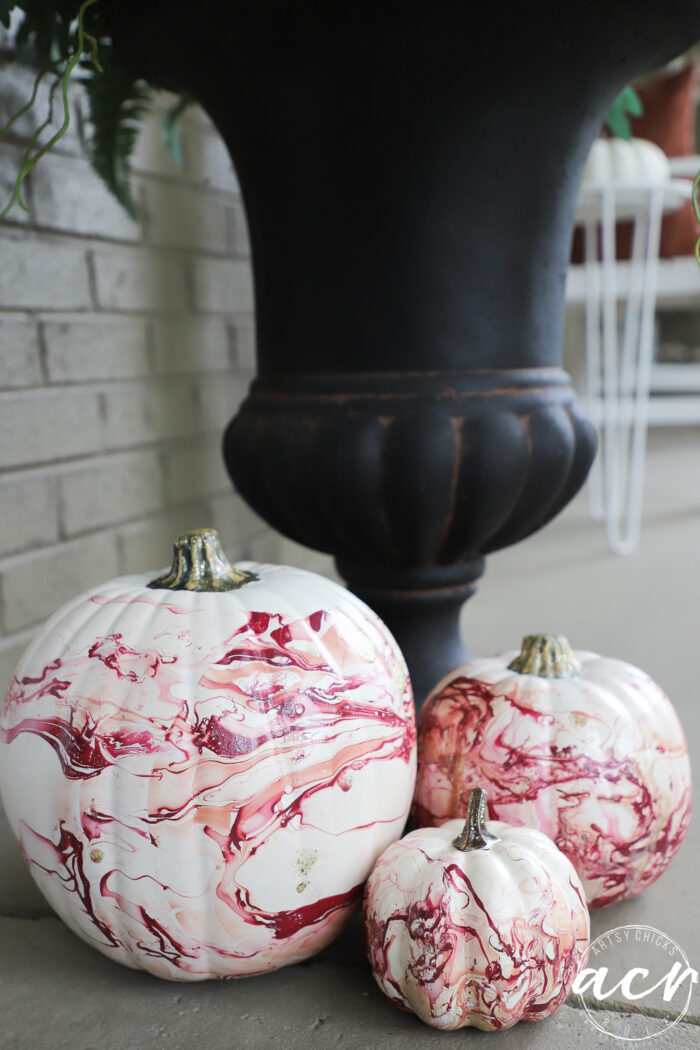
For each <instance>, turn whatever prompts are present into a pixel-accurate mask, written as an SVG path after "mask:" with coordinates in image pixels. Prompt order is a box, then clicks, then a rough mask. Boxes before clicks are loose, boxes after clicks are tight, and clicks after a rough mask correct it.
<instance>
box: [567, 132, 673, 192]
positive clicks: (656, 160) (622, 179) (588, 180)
mask: <svg viewBox="0 0 700 1050" xmlns="http://www.w3.org/2000/svg"><path fill="white" fill-rule="evenodd" d="M670 178H671V165H670V163H669V159H668V157H667V156H666V154H665V153H664V151H663V150H662V149H661V148H660V147H659V146H657V145H656V143H655V142H649V141H648V139H635V138H633V139H630V140H629V141H628V140H626V139H621V138H617V137H614V138H597V139H596V140H595V142H594V143H593V145H592V147H591V151H590V153H589V154H588V160H587V161H586V166H585V168H584V170H583V177H582V180H581V187H582V188H593V187H596V186H605V185H610V184H611V183H612V184H613V185H626V186H638V185H642V186H648V185H656V184H658V183H664V182H668V180H669V179H670Z"/></svg>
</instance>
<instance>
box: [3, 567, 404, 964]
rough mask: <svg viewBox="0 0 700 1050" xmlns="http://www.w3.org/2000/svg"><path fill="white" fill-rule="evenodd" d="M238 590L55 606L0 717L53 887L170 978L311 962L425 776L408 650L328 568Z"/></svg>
mask: <svg viewBox="0 0 700 1050" xmlns="http://www.w3.org/2000/svg"><path fill="white" fill-rule="evenodd" d="M244 567H247V568H252V569H253V570H254V571H255V572H256V573H257V574H258V575H259V577H260V579H259V581H258V582H251V583H248V584H246V585H245V586H244V587H243V588H241V590H240V591H232V592H228V593H226V594H208V593H197V592H185V591H181V592H177V593H172V592H170V591H166V590H155V591H154V590H148V589H147V588H146V582H147V581H148V579H150V578H151V577H150V576H144V577H125V578H123V579H120V580H115V581H114V582H113V583H111V584H108V585H106V586H105V587H103V588H102V589H101V590H99V591H96V592H94V593H90V594H87V595H83V596H81V597H80V598H79V599H76V601H75V602H73V603H72V604H71V605H69V606H67V607H66V608H65V609H63V610H61V611H60V612H58V613H57V614H56V615H55V616H54V617H52V619H51V620H50V621H49V623H48V624H47V625H46V628H45V629H44V631H43V632H42V633H41V635H40V637H39V638H38V639H37V640H36V642H35V643H33V644H32V646H31V647H30V648H29V650H28V651H27V653H26V654H25V656H24V657H23V659H22V661H21V662H20V665H19V666H18V668H17V670H16V673H15V676H14V678H13V679H12V682H11V684H10V688H9V692H8V695H7V700H6V702H5V706H4V710H3V714H2V720H1V721H0V741H1V742H2V752H3V753H2V762H1V764H0V787H1V788H2V797H3V802H4V805H5V809H6V811H7V814H8V818H9V820H10V822H11V825H12V827H13V830H14V832H15V834H16V836H17V839H18V841H19V843H20V847H21V849H22V852H23V854H24V857H25V859H26V861H27V863H28V865H29V867H30V869H31V871H32V874H33V876H34V878H35V879H36V881H37V883H38V885H39V887H40V889H41V890H42V892H43V893H44V895H45V896H46V898H47V899H48V901H49V902H50V903H51V905H52V906H53V908H54V909H55V910H56V911H57V912H58V914H59V915H60V916H61V917H62V918H63V919H64V920H65V921H66V923H67V924H68V925H69V926H70V927H71V928H72V929H73V930H74V931H75V932H76V933H78V934H79V935H80V936H81V937H83V938H84V939H85V940H87V941H88V942H89V943H90V944H92V945H94V946H95V947H97V948H99V949H100V950H101V951H103V952H105V954H107V955H109V956H110V957H111V958H113V959H115V960H117V961H119V962H121V963H124V964H126V965H127V966H132V967H138V968H143V969H147V970H149V971H150V972H152V973H154V974H157V975H159V976H161V977H167V978H172V979H175V980H201V979H203V978H206V977H227V976H243V975H246V974H253V973H259V972H263V971H266V970H270V969H273V968H275V967H277V966H281V965H283V964H286V963H291V962H296V961H298V960H300V959H303V958H305V957H306V956H308V955H310V954H312V953H313V952H316V951H318V950H319V949H320V948H322V947H323V946H324V945H325V944H327V943H328V942H329V941H330V940H331V939H332V937H333V936H334V935H335V934H336V933H337V932H338V931H339V930H340V928H341V927H342V925H343V923H344V922H345V920H346V918H347V917H348V915H349V913H350V909H351V908H352V906H353V905H354V904H355V902H357V901H358V900H359V896H360V893H361V889H362V885H363V883H364V881H365V879H366V877H367V874H368V873H369V871H370V869H371V867H372V864H373V863H374V861H375V859H376V858H377V856H378V855H379V854H380V853H381V851H382V850H383V849H384V847H385V846H386V845H387V844H388V843H389V842H391V841H392V840H393V839H395V838H396V837H397V836H398V835H400V834H401V831H402V829H403V826H404V823H405V820H406V817H407V814H408V808H409V805H410V799H411V795H412V791H413V784H414V779H415V723H414V714H413V702H412V696H411V689H410V684H409V682H408V677H407V672H406V667H405V664H404V662H403V659H402V657H401V655H400V653H399V650H398V648H397V646H396V644H395V642H394V641H393V639H392V638H391V635H390V634H389V632H388V631H387V629H386V628H385V627H384V625H383V624H382V623H381V622H380V621H379V620H378V618H377V617H376V616H375V615H374V614H373V613H372V612H371V610H369V609H368V608H367V607H366V606H364V605H363V604H362V603H361V602H359V601H358V600H357V599H355V598H354V597H353V596H352V595H351V594H349V593H348V592H347V591H345V590H343V589H342V588H341V587H339V586H338V585H336V584H334V583H332V582H331V581H328V580H324V579H322V578H321V577H317V576H314V575H313V574H311V573H306V572H302V571H301V570H293V569H281V568H278V567H275V566H257V565H255V566H251V565H245V566H244Z"/></svg>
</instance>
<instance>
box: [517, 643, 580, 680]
mask: <svg viewBox="0 0 700 1050" xmlns="http://www.w3.org/2000/svg"><path fill="white" fill-rule="evenodd" d="M508 670H509V671H518V673H519V674H532V675H537V677H538V678H578V677H580V675H581V673H582V670H583V669H582V667H581V664H580V663H579V661H578V660H577V659H576V655H575V653H574V651H573V649H572V648H571V646H570V645H569V643H568V641H567V640H566V638H565V637H564V636H563V635H562V634H528V635H526V637H525V638H523V645H522V649H521V651H520V654H519V655H518V656H516V658H515V660H513V662H512V663H511V664H508Z"/></svg>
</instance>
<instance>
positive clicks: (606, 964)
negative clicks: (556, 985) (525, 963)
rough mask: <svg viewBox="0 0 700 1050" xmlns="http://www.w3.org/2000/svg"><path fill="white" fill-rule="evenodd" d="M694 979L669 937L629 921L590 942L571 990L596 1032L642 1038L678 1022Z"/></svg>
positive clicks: (695, 973)
mask: <svg viewBox="0 0 700 1050" xmlns="http://www.w3.org/2000/svg"><path fill="white" fill-rule="evenodd" d="M697 981H698V973H697V970H694V969H693V967H692V966H691V965H690V963H689V961H688V957H687V955H686V954H685V952H684V951H683V949H682V948H681V946H680V945H679V944H678V943H677V942H676V941H674V940H673V938H672V937H669V936H668V935H667V934H665V933H662V932H661V930H657V929H655V928H654V927H653V926H642V925H630V926H617V927H615V929H613V930H608V931H607V932H606V933H603V934H601V935H600V937H597V938H596V939H595V940H594V941H593V942H592V943H591V946H590V948H589V950H588V955H587V957H586V959H584V962H583V964H582V966H581V968H580V970H579V972H578V975H577V977H576V980H575V981H574V984H573V989H572V990H573V992H574V994H575V995H577V996H578V999H579V1002H580V1003H581V1005H582V1006H583V1008H584V1009H585V1011H586V1013H587V1015H588V1019H589V1020H590V1022H591V1024H592V1025H594V1027H595V1028H597V1029H598V1031H600V1032H604V1033H605V1035H609V1036H610V1037H611V1038H612V1039H623V1040H626V1041H628V1042H642V1041H643V1040H645V1039H653V1038H654V1037H655V1036H657V1035H662V1034H663V1033H664V1032H668V1030H669V1029H670V1028H673V1026H674V1025H676V1024H678V1022H679V1021H680V1020H682V1018H683V1017H684V1016H685V1014H686V1013H687V1011H688V1007H689V1006H690V1000H691V996H692V992H693V986H694V985H695V984H697ZM621 1008H623V1012H621ZM625 1008H626V1009H625Z"/></svg>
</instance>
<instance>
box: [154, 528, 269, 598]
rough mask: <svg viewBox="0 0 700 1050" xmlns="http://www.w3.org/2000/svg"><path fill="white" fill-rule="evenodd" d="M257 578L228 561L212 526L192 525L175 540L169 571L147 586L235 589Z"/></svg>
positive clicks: (189, 588) (210, 589) (211, 589)
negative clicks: (192, 526) (200, 526)
mask: <svg viewBox="0 0 700 1050" xmlns="http://www.w3.org/2000/svg"><path fill="white" fill-rule="evenodd" d="M259 579H260V577H259V576H256V575H255V573H253V572H246V571H245V570H243V569H237V568H236V567H235V566H234V565H232V564H231V562H230V561H229V560H228V558H227V557H226V555H225V554H224V551H223V548H222V546H221V541H220V540H219V534H218V532H217V531H216V529H195V530H194V531H192V532H186V533H184V535H182V536H179V537H178V538H177V539H176V540H175V543H174V545H173V564H172V565H171V567H170V572H167V573H166V574H165V576H159V577H158V578H157V579H156V580H151V582H150V583H149V584H148V586H149V587H153V588H154V589H155V588H164V589H165V590H168V591H235V590H237V589H238V588H239V587H242V586H243V585H244V584H245V583H250V582H251V581H252V580H259Z"/></svg>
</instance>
